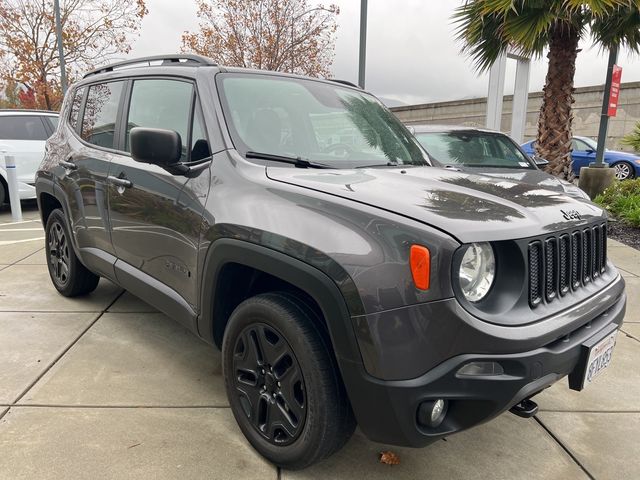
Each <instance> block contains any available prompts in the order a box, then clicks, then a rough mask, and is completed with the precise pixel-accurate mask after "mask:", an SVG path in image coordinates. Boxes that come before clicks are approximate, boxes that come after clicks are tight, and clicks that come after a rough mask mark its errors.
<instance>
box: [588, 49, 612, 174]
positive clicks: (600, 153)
mask: <svg viewBox="0 0 640 480" xmlns="http://www.w3.org/2000/svg"><path fill="white" fill-rule="evenodd" d="M617 60H618V46H617V45H615V46H613V47H611V50H609V63H608V65H607V80H606V83H605V86H604V96H603V97H602V113H601V114H600V130H599V131H598V149H597V150H596V161H595V163H593V164H591V165H589V166H591V167H597V168H603V167H605V166H606V165H605V164H604V162H603V158H604V146H605V143H606V142H607V130H608V129H609V102H610V101H611V83H612V79H613V67H614V65H615V64H616V61H617Z"/></svg>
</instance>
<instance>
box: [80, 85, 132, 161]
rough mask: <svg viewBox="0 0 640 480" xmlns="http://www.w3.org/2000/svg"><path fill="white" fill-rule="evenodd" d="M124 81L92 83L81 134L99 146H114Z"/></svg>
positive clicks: (86, 139) (83, 137) (87, 140)
mask: <svg viewBox="0 0 640 480" xmlns="http://www.w3.org/2000/svg"><path fill="white" fill-rule="evenodd" d="M122 86H123V82H109V83H99V84H97V85H91V86H90V87H89V94H88V95H87V101H86V103H85V106H84V114H83V117H82V130H81V133H80V136H81V137H82V139H83V140H84V141H86V142H89V143H92V144H93V145H97V146H99V147H105V148H114V136H115V131H116V118H117V116H118V104H119V103H120V95H121V94H122Z"/></svg>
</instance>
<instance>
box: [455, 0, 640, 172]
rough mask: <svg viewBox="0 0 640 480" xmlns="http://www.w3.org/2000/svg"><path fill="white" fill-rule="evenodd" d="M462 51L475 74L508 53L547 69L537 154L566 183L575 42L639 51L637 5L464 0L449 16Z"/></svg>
mask: <svg viewBox="0 0 640 480" xmlns="http://www.w3.org/2000/svg"><path fill="white" fill-rule="evenodd" d="M453 19H454V23H456V24H457V25H458V29H457V32H456V34H457V38H458V40H460V41H462V43H463V47H462V51H463V52H464V53H466V54H467V55H469V56H470V57H471V58H472V60H473V61H474V64H475V68H476V70H478V71H479V72H483V71H486V70H488V69H489V68H490V67H491V65H492V64H493V63H494V62H495V61H496V59H497V58H498V57H499V56H500V55H501V54H503V53H504V52H505V51H507V50H508V49H512V50H513V51H514V52H516V53H518V54H521V55H525V56H530V57H534V58H539V57H541V56H542V53H543V51H544V50H545V49H548V51H549V53H548V54H547V58H548V59H549V67H548V70H547V77H546V80H545V86H544V89H543V93H544V94H543V97H542V107H541V108H540V118H539V120H538V138H537V142H536V150H537V153H538V154H539V155H540V156H541V157H543V158H546V159H547V160H549V165H548V166H547V171H548V172H549V173H552V174H554V175H557V176H559V177H561V178H565V179H571V177H572V173H571V155H570V154H571V121H572V113H571V105H572V104H573V102H574V100H573V92H574V88H573V77H574V73H575V65H576V57H577V55H578V52H579V49H578V42H579V41H580V40H581V39H583V38H585V37H586V36H588V35H590V36H591V38H592V40H593V41H594V43H595V44H596V45H598V46H599V47H600V48H601V49H603V50H604V49H610V48H611V47H614V46H619V47H626V48H628V49H629V50H631V51H632V52H634V53H638V52H639V51H640V0H587V1H578V0H466V1H465V3H464V4H463V5H462V6H460V7H458V8H457V9H456V11H455V13H454V15H453Z"/></svg>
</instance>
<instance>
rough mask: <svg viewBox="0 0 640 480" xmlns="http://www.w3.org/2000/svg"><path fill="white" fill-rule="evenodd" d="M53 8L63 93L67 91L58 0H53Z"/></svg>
mask: <svg viewBox="0 0 640 480" xmlns="http://www.w3.org/2000/svg"><path fill="white" fill-rule="evenodd" d="M53 9H54V10H55V12H54V13H55V15H56V38H57V40H58V57H59V58H60V84H61V86H62V93H63V94H64V93H66V92H67V74H66V72H65V65H64V51H63V49H62V23H61V22H60V2H59V0H53Z"/></svg>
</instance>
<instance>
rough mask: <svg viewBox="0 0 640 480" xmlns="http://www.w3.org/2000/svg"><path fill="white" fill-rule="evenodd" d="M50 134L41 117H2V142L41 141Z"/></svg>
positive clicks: (0, 119)
mask: <svg viewBox="0 0 640 480" xmlns="http://www.w3.org/2000/svg"><path fill="white" fill-rule="evenodd" d="M48 137H49V134H48V133H47V131H46V130H45V128H44V124H43V123H42V120H41V119H40V117H37V116H31V115H20V116H11V117H10V116H6V117H4V116H3V117H0V140H41V141H44V140H46V139H47V138H48Z"/></svg>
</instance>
